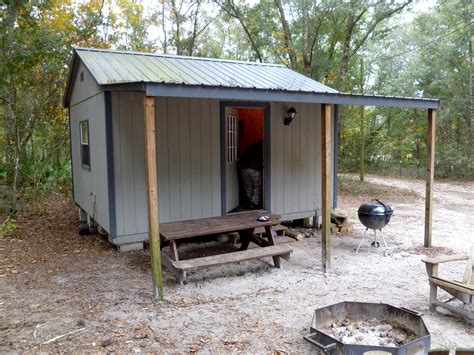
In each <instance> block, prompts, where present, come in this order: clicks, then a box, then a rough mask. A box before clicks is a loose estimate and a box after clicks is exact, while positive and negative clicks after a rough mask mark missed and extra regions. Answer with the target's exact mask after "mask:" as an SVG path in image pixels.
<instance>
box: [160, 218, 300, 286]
mask: <svg viewBox="0 0 474 355" xmlns="http://www.w3.org/2000/svg"><path fill="white" fill-rule="evenodd" d="M262 215H267V216H269V220H268V221H266V222H260V221H258V217H260V216H262ZM279 223H280V216H278V215H271V214H270V215H269V214H267V213H266V212H265V211H249V212H238V213H231V214H228V215H225V216H221V217H211V218H203V219H193V220H187V221H181V222H169V223H162V224H160V235H161V238H162V241H163V242H166V243H169V246H170V249H171V257H169V256H168V255H166V254H165V253H164V252H163V251H162V252H161V256H162V263H163V265H164V267H165V268H166V269H168V270H169V271H170V272H172V273H173V274H174V276H175V277H176V280H177V281H178V282H179V283H180V284H183V283H184V281H185V280H186V272H187V271H190V270H195V269H199V268H203V267H211V266H217V265H224V264H229V263H236V262H241V261H245V260H253V259H261V258H265V257H272V258H273V262H274V265H275V267H277V268H279V267H280V266H281V265H280V258H284V259H286V260H288V259H289V258H290V254H291V253H292V249H291V248H290V247H288V246H287V245H275V241H274V238H273V234H272V232H273V231H272V227H273V226H276V225H278V224H279ZM259 228H263V229H264V231H265V234H266V239H264V238H261V237H259V236H257V235H256V234H255V230H256V229H259ZM232 232H238V233H239V235H240V240H241V242H242V244H241V246H240V250H239V251H236V252H231V253H225V254H219V255H213V256H206V257H200V258H194V259H187V260H181V259H180V257H179V252H178V246H179V242H180V241H183V240H186V239H188V240H190V239H192V238H196V237H200V236H207V235H213V234H221V233H232ZM251 242H252V243H255V244H256V245H258V246H259V247H261V248H256V249H248V247H249V244H250V243H251Z"/></svg>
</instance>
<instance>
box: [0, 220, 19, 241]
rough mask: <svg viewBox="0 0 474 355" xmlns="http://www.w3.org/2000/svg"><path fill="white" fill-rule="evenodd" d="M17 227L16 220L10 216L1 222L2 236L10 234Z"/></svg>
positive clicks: (0, 236) (0, 231) (0, 232)
mask: <svg viewBox="0 0 474 355" xmlns="http://www.w3.org/2000/svg"><path fill="white" fill-rule="evenodd" d="M15 228H16V221H15V220H14V219H13V218H12V217H10V216H8V217H7V218H6V219H5V220H4V221H3V222H2V223H0V238H3V237H5V236H8V235H9V234H10V233H12V232H13V231H14V230H15Z"/></svg>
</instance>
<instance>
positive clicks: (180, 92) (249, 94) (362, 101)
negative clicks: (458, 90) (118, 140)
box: [102, 83, 440, 109]
mask: <svg viewBox="0 0 474 355" xmlns="http://www.w3.org/2000/svg"><path fill="white" fill-rule="evenodd" d="M102 89H104V90H112V91H115V90H127V91H145V92H146V96H167V97H188V98H205V99H220V100H246V101H276V102H300V103H315V104H331V105H361V106H386V107H401V108H421V109H436V108H438V107H439V105H440V101H439V100H435V99H424V98H416V97H401V96H382V95H368V94H365V95H362V94H348V93H315V92H295V91H283V90H282V91H277V90H261V89H245V88H228V87H213V86H197V85H196V86H193V85H182V84H159V83H128V84H111V85H103V86H102Z"/></svg>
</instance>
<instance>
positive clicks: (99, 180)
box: [69, 93, 110, 231]
mask: <svg viewBox="0 0 474 355" xmlns="http://www.w3.org/2000/svg"><path fill="white" fill-rule="evenodd" d="M73 96H74V93H73ZM69 115H70V125H71V159H72V172H73V189H74V201H75V202H76V203H77V204H78V205H79V206H80V207H81V208H82V209H83V210H84V211H86V212H87V214H88V215H89V216H90V217H92V218H94V220H95V221H96V222H97V223H98V224H99V225H100V226H101V227H102V228H104V229H105V230H106V231H109V230H110V225H109V199H108V180H107V154H106V133H105V132H106V129H105V101H104V93H99V94H96V95H95V96H92V97H90V98H88V99H85V100H83V101H80V102H79V103H77V104H75V105H71V107H70V109H69ZM84 120H88V121H89V147H90V169H89V168H86V167H83V166H82V162H81V151H80V150H81V149H80V148H81V146H80V126H79V124H80V122H81V121H84ZM94 200H95V203H94Z"/></svg>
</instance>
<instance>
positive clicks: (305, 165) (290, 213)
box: [270, 102, 334, 219]
mask: <svg viewBox="0 0 474 355" xmlns="http://www.w3.org/2000/svg"><path fill="white" fill-rule="evenodd" d="M289 107H294V108H295V109H296V111H297V114H296V117H295V119H294V120H293V121H292V122H291V124H290V125H289V126H285V125H284V124H283V118H284V117H285V116H286V111H287V110H288V108H289ZM331 130H332V131H333V130H334V127H331ZM332 136H333V135H331V137H332ZM332 143H333V144H332V151H334V142H332ZM331 166H333V160H332V159H331ZM270 168H271V211H272V212H273V213H277V214H280V215H282V216H283V219H285V218H286V219H292V218H295V219H296V218H303V217H309V216H312V215H314V214H315V211H319V210H320V209H321V205H322V200H321V105H319V104H300V103H279V102H277V103H272V104H271V167H270ZM333 176H334V175H333V168H331V177H330V181H331V186H332V182H333ZM330 190H331V192H330V193H331V195H332V193H333V191H332V188H331V189H330ZM331 200H332V196H331Z"/></svg>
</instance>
